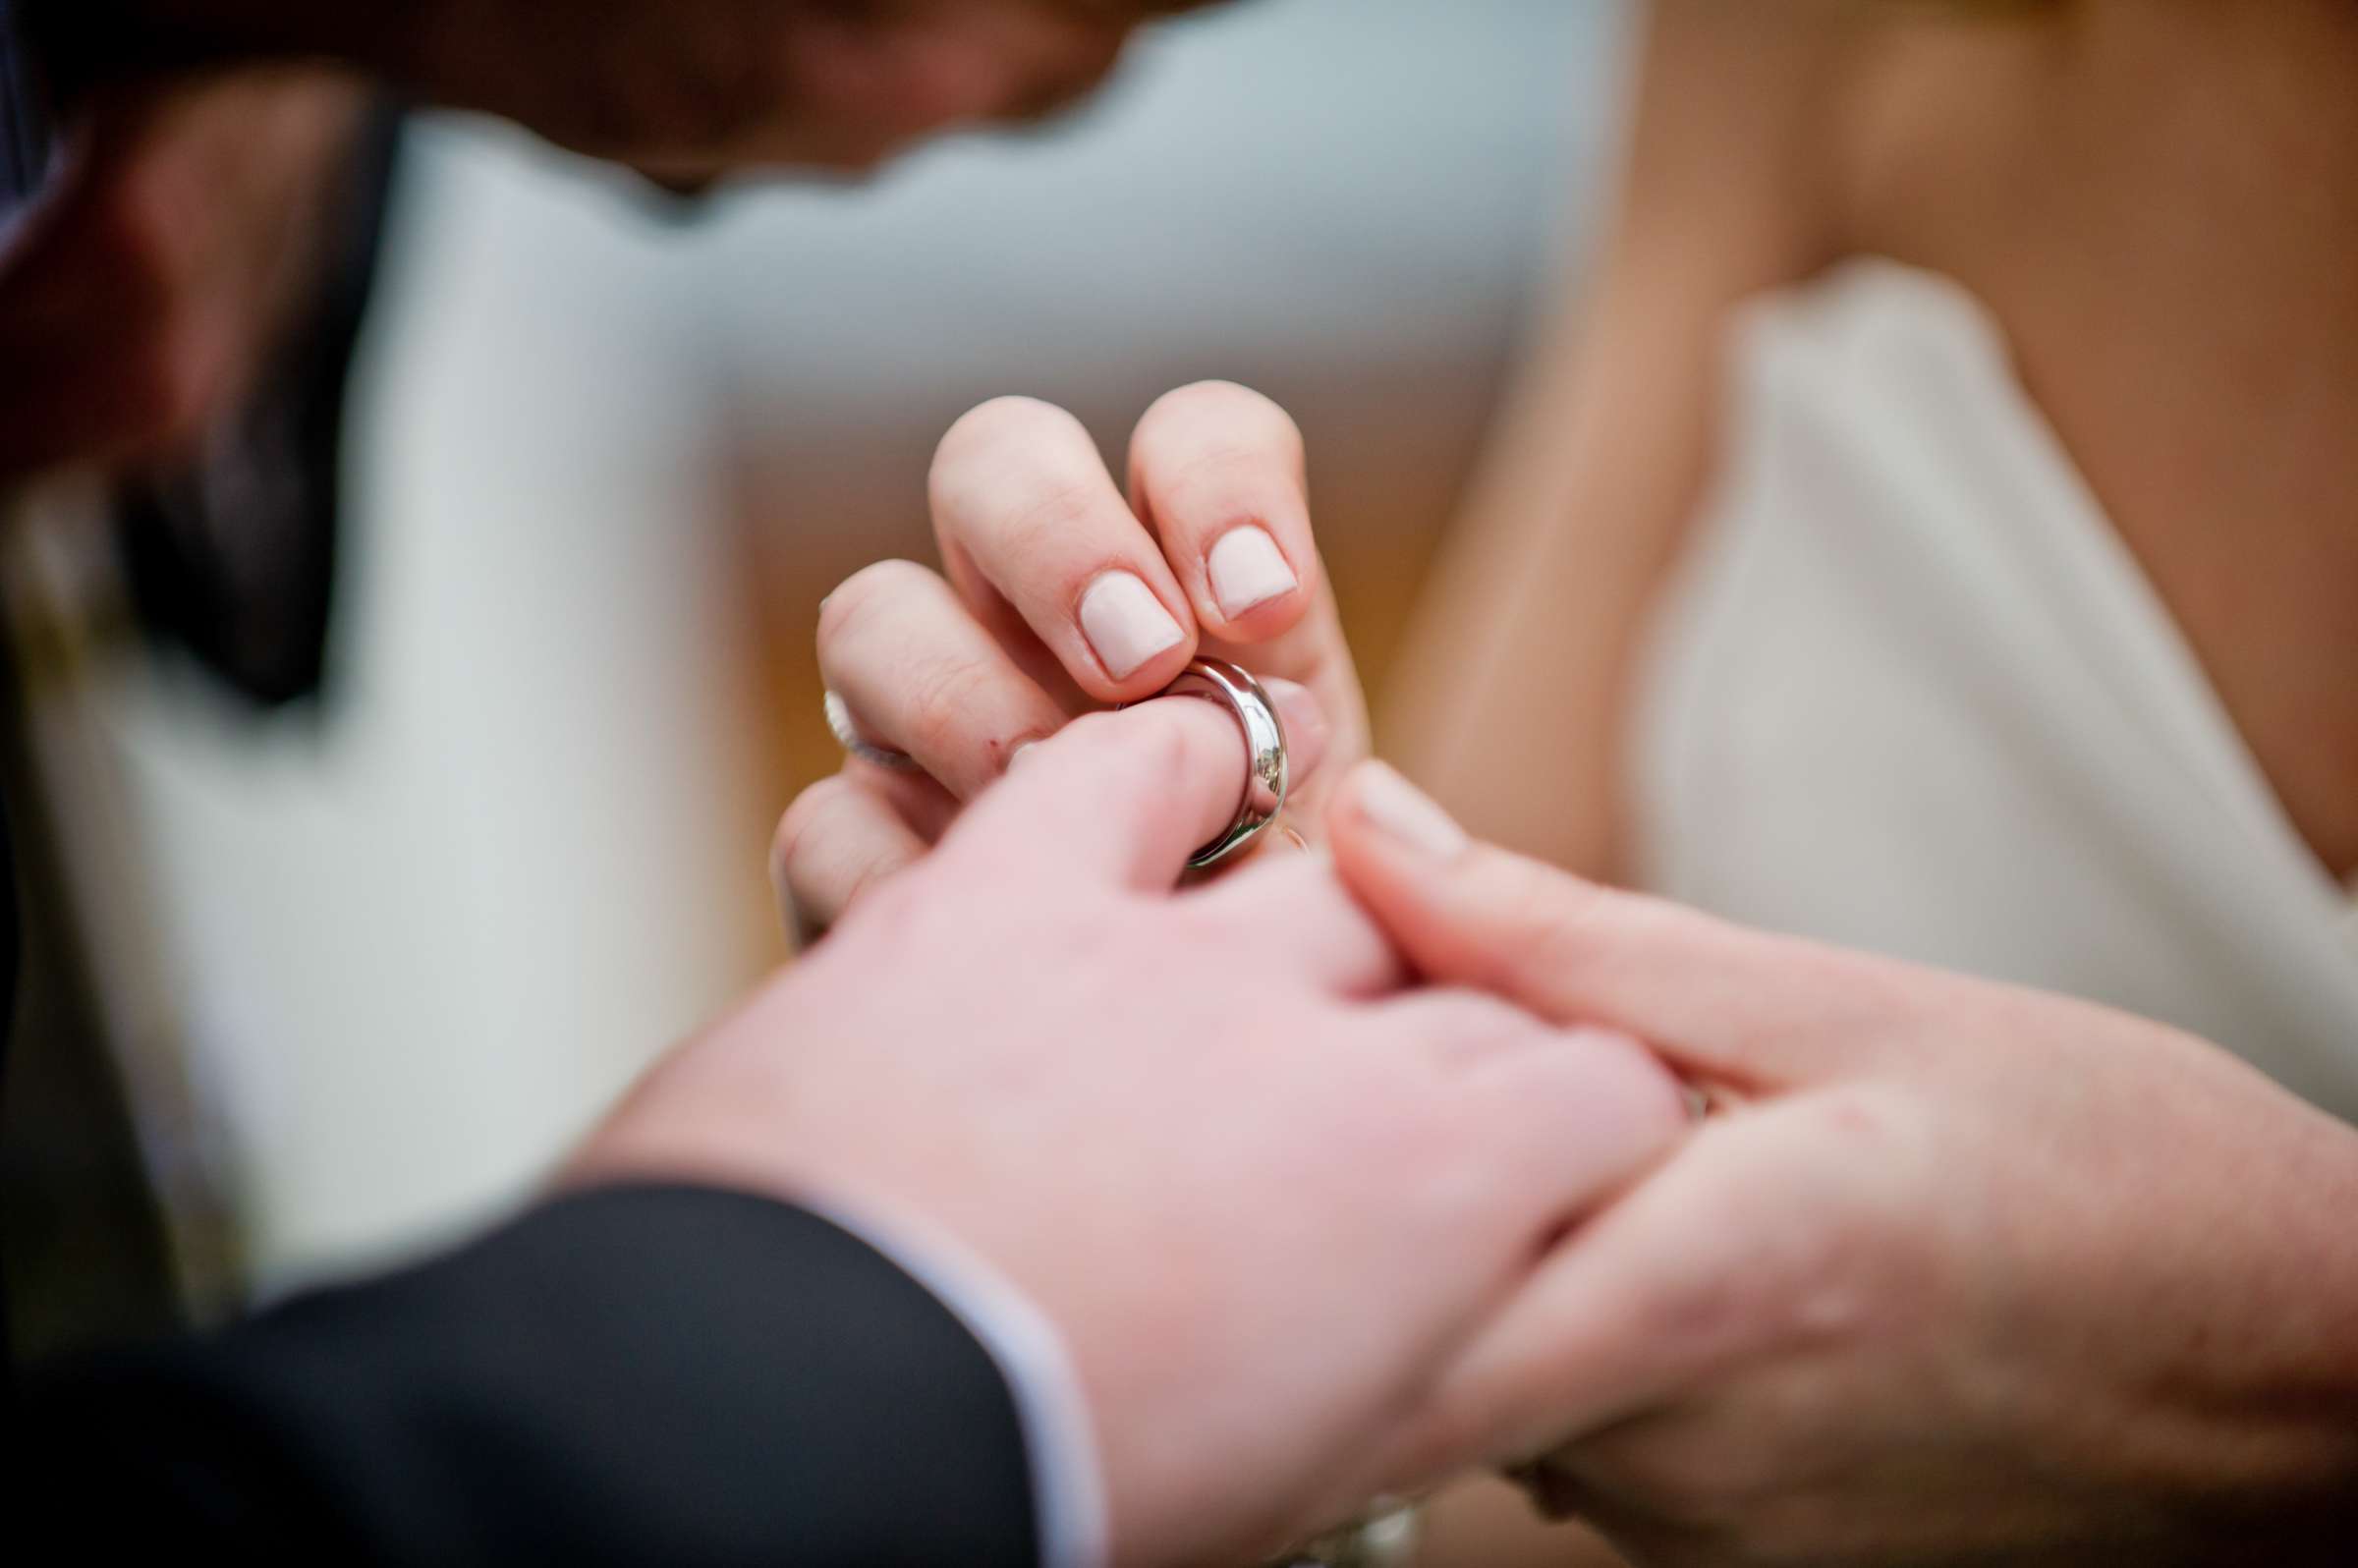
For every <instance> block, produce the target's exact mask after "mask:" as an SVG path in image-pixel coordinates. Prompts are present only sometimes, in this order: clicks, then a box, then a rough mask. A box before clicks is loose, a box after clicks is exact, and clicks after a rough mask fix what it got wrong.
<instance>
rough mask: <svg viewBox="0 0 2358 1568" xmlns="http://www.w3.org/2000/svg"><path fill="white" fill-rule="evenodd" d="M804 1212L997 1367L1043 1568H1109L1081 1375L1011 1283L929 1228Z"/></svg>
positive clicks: (829, 1206)
mask: <svg viewBox="0 0 2358 1568" xmlns="http://www.w3.org/2000/svg"><path fill="white" fill-rule="evenodd" d="M804 1206H805V1207H807V1208H809V1209H810V1210H811V1211H812V1212H813V1213H815V1214H817V1215H818V1216H820V1217H821V1218H823V1219H825V1220H827V1221H828V1222H829V1223H831V1224H834V1225H836V1226H838V1227H840V1228H841V1229H843V1230H847V1231H849V1232H851V1233H852V1234H853V1235H854V1236H857V1237H859V1238H860V1239H861V1240H862V1241H864V1242H866V1243H868V1245H869V1246H870V1247H873V1248H874V1249H875V1250H876V1251H877V1252H879V1253H881V1254H883V1256H884V1257H885V1258H887V1259H889V1260H891V1261H892V1262H893V1263H894V1265H896V1266H897V1267H898V1268H900V1270H901V1271H902V1272H903V1273H905V1274H907V1275H908V1276H909V1277H910V1278H912V1279H914V1280H916V1281H917V1282H918V1283H919V1284H921V1285H923V1286H925V1287H926V1290H928V1291H930V1292H932V1294H933V1296H934V1298H935V1299H936V1300H938V1301H939V1302H940V1303H941V1304H942V1305H943V1306H944V1307H947V1308H948V1309H949V1310H950V1312H951V1314H952V1315H953V1316H956V1317H957V1318H958V1320H959V1321H960V1322H961V1323H963V1324H965V1325H966V1330H967V1332H969V1333H971V1334H973V1335H974V1336H975V1339H976V1340H977V1341H978V1342H979V1343H980V1344H981V1345H982V1346H983V1350H984V1351H985V1352H987V1353H988V1355H989V1356H990V1359H991V1360H992V1361H993V1362H994V1363H996V1364H997V1366H998V1369H999V1375H1000V1376H1002V1377H1004V1378H1005V1379H1006V1380H1007V1388H1008V1391H1009V1393H1010V1394H1011V1395H1013V1397H1014V1399H1015V1409H1016V1418H1017V1420H1018V1421H1020V1422H1021V1423H1022V1425H1023V1429H1024V1444H1025V1448H1026V1450H1027V1453H1028V1456H1029V1458H1030V1460H1031V1467H1032V1513H1033V1517H1034V1519H1035V1520H1036V1521H1037V1522H1038V1526H1039V1563H1040V1568H1106V1557H1107V1553H1108V1550H1109V1544H1108V1541H1107V1539H1106V1523H1105V1483H1104V1477H1103V1474H1102V1472H1101V1471H1100V1469H1099V1467H1098V1457H1097V1444H1096V1434H1095V1430H1094V1429H1093V1428H1092V1426H1091V1424H1090V1419H1089V1405H1088V1402H1087V1401H1086V1400H1085V1399H1084V1398H1083V1397H1082V1393H1081V1375H1080V1373H1079V1372H1077V1371H1076V1370H1075V1369H1074V1367H1073V1361H1072V1357H1071V1356H1070V1355H1069V1354H1067V1353H1066V1351H1065V1347H1064V1339H1063V1336H1062V1335H1060V1334H1059V1333H1057V1331H1056V1325H1055V1324H1054V1323H1053V1322H1051V1321H1050V1320H1049V1318H1048V1316H1047V1315H1046V1314H1045V1313H1043V1312H1041V1311H1040V1310H1039V1308H1038V1307H1036V1306H1034V1305H1033V1303H1032V1300H1031V1298H1030V1297H1028V1296H1026V1295H1025V1294H1024V1293H1023V1292H1022V1291H1020V1290H1018V1289H1017V1288H1016V1287H1015V1285H1014V1284H1013V1283H1012V1282H1010V1281H1009V1280H1008V1279H1007V1277H1006V1276H1005V1275H1004V1274H1001V1273H1000V1272H999V1271H998V1269H997V1268H995V1267H993V1266H992V1265H991V1264H990V1263H989V1262H987V1261H986V1260H983V1259H982V1258H980V1257H978V1256H977V1255H976V1254H975V1253H973V1252H972V1251H970V1250H969V1249H967V1248H965V1247H963V1246H960V1245H959V1244H957V1243H955V1242H953V1241H951V1240H949V1239H947V1238H945V1237H942V1236H939V1235H937V1234H935V1233H933V1232H932V1231H931V1230H930V1229H928V1228H921V1227H917V1226H911V1225H902V1224H896V1223H894V1222H892V1221H889V1220H886V1219H882V1218H879V1217H878V1216H877V1215H876V1214H875V1213H874V1211H873V1210H870V1209H866V1208H858V1207H854V1206H849V1205H845V1204H838V1203H834V1202H821V1203H806V1204H804Z"/></svg>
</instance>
